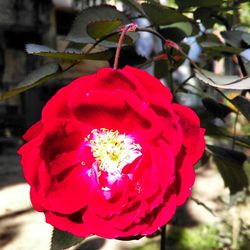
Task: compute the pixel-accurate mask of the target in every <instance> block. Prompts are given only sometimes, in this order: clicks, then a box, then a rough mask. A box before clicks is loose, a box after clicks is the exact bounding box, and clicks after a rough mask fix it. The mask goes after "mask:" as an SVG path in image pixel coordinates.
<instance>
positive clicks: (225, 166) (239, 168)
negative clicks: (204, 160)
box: [207, 145, 249, 194]
mask: <svg viewBox="0 0 250 250" xmlns="http://www.w3.org/2000/svg"><path fill="white" fill-rule="evenodd" d="M207 148H208V150H209V151H210V152H211V153H212V155H213V160H214V162H215V163H216V165H217V167H218V170H219V172H220V174H221V176H222V178H223V180H224V183H225V186H226V187H228V188H229V190H230V193H231V194H235V193H237V192H238V191H241V190H243V188H245V187H247V186H248V184H249V183H248V179H247V175H246V173H245V172H244V169H243V163H244V162H245V160H246V159H247V158H246V156H245V154H243V153H241V152H238V151H234V150H231V149H226V148H222V147H218V146H212V145H207Z"/></svg>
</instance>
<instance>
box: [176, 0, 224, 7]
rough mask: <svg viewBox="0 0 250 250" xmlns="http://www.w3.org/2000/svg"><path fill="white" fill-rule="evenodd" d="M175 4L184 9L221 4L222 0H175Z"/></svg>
mask: <svg viewBox="0 0 250 250" xmlns="http://www.w3.org/2000/svg"><path fill="white" fill-rule="evenodd" d="M175 2H176V4H177V5H178V6H179V7H180V8H181V9H186V8H190V7H215V6H221V5H222V3H223V0H209V1H208V0H190V1H188V0H175Z"/></svg>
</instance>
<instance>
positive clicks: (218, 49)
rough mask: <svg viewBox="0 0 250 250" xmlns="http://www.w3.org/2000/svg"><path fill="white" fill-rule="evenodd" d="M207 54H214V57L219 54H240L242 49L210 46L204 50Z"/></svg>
mask: <svg viewBox="0 0 250 250" xmlns="http://www.w3.org/2000/svg"><path fill="white" fill-rule="evenodd" d="M204 49H205V50H206V51H207V52H208V53H214V54H215V55H220V54H240V53H241V52H242V51H243V49H241V48H235V47H229V46H225V45H220V46H210V47H205V48H204Z"/></svg>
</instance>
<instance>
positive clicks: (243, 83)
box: [195, 69, 250, 90]
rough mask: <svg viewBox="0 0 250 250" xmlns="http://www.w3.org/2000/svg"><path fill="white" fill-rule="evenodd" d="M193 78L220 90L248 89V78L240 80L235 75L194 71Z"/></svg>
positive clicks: (249, 85)
mask: <svg viewBox="0 0 250 250" xmlns="http://www.w3.org/2000/svg"><path fill="white" fill-rule="evenodd" d="M195 76H196V77H197V78H198V79H199V80H201V81H203V82H204V83H207V84H209V85H211V86H213V87H217V88H221V89H237V90H243V89H250V78H249V77H244V78H240V77H238V76H236V75H216V74H214V73H213V72H211V71H208V70H205V69H202V70H199V71H198V70H197V69H195Z"/></svg>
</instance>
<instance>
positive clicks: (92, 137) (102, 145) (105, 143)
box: [85, 128, 142, 174]
mask: <svg viewBox="0 0 250 250" xmlns="http://www.w3.org/2000/svg"><path fill="white" fill-rule="evenodd" d="M85 141H86V142H89V146H90V147H91V152H92V153H93V156H94V157H95V159H96V162H97V164H98V167H99V170H104V171H107V172H108V173H112V174H121V171H122V169H123V167H125V166H126V165H127V164H129V163H132V162H133V161H134V160H135V159H136V158H137V157H139V156H140V155H142V153H141V146H140V145H139V144H137V143H135V141H134V139H133V138H132V137H131V136H129V135H125V134H120V133H119V131H118V130H115V131H114V130H109V129H105V128H101V129H94V130H92V131H91V133H90V134H89V135H88V136H87V137H86V138H85Z"/></svg>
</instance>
